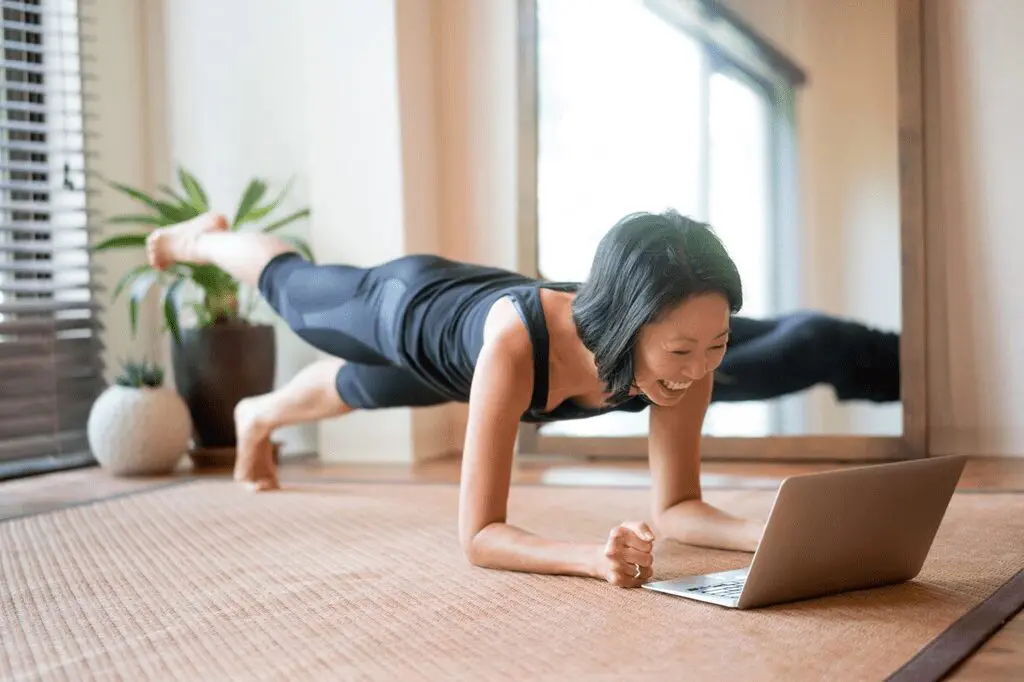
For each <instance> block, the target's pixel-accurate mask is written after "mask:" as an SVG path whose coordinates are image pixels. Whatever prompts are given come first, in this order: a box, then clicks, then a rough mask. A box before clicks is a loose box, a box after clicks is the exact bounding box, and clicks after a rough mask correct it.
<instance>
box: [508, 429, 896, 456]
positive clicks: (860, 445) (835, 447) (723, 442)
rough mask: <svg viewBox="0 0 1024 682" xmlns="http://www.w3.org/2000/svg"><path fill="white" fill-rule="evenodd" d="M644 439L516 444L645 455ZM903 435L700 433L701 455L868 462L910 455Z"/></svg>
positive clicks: (562, 451)
mask: <svg viewBox="0 0 1024 682" xmlns="http://www.w3.org/2000/svg"><path fill="white" fill-rule="evenodd" d="M647 448H648V440H647V438H646V437H643V436H629V437H622V438H615V437H605V436H602V437H576V436H543V435H538V436H536V437H535V438H533V439H530V440H529V441H527V442H522V443H521V444H520V452H521V453H522V454H526V455H568V456H574V455H575V456H586V457H597V458H605V457H615V458H620V457H629V458H633V457H642V458H646V457H647ZM912 457H913V455H912V454H911V453H909V452H908V449H907V445H906V441H904V440H903V439H902V438H899V437H896V436H893V437H877V438H864V437H861V436H853V435H851V436H757V437H749V438H743V437H721V436H705V437H704V438H703V439H702V441H701V458H702V459H704V460H738V461H746V460H752V461H753V460H771V461H779V462H813V461H820V462H871V461H893V460H900V459H910V458H912Z"/></svg>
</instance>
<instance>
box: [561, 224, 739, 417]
mask: <svg viewBox="0 0 1024 682" xmlns="http://www.w3.org/2000/svg"><path fill="white" fill-rule="evenodd" d="M708 293H718V294H722V295H723V296H725V298H726V300H728V302H729V309H730V311H731V312H732V313H736V312H738V311H739V309H740V308H741V307H742V305H743V287H742V284H741V283H740V275H739V271H738V270H737V269H736V265H735V263H733V261H732V259H731V258H730V257H729V254H728V253H727V252H726V250H725V247H724V246H723V245H722V242H721V241H720V240H719V239H718V236H717V235H715V233H714V232H713V231H712V229H711V227H710V226H708V225H705V224H703V223H699V222H697V221H694V220H690V219H689V218H685V217H683V216H681V215H680V214H679V213H677V212H676V211H674V210H668V211H665V212H663V213H633V214H630V215H628V216H626V217H624V218H623V219H622V220H620V221H619V222H618V223H616V224H615V225H614V226H613V227H612V228H611V230H609V231H608V233H607V234H606V235H605V236H604V237H603V238H602V239H601V242H600V244H598V247H597V253H596V254H595V255H594V262H593V264H592V265H591V269H590V276H589V278H588V279H587V281H586V282H583V283H582V284H581V285H580V287H579V290H578V293H577V295H576V299H575V300H574V302H573V305H572V317H573V321H574V322H575V323H576V330H577V332H578V333H579V335H580V338H581V339H582V341H583V345H584V346H586V347H587V349H588V350H590V352H591V353H593V354H594V359H595V361H596V363H597V370H598V376H600V378H601V380H602V381H603V382H604V383H605V385H606V386H607V390H608V391H609V392H610V393H611V394H612V400H613V401H616V402H617V401H622V400H625V399H626V398H627V396H628V394H629V389H630V387H631V386H632V385H633V381H634V369H633V352H634V349H635V346H636V341H637V336H638V335H639V333H640V329H641V327H643V326H644V325H646V324H648V323H651V322H656V321H657V320H658V319H659V318H660V317H661V316H662V315H663V314H665V313H667V312H668V311H670V310H672V309H673V308H675V307H676V306H677V305H679V304H681V303H682V302H683V301H685V300H687V299H689V298H691V297H693V296H699V295H702V294H708Z"/></svg>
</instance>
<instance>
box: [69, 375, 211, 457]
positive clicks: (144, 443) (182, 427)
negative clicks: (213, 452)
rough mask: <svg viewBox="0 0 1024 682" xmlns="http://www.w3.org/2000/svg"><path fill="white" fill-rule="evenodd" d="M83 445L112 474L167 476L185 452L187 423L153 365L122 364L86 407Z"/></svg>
mask: <svg viewBox="0 0 1024 682" xmlns="http://www.w3.org/2000/svg"><path fill="white" fill-rule="evenodd" d="M86 436H87V438H88V440H89V447H90V449H91V450H92V452H93V456H94V457H96V461H98V462H99V463H100V466H102V467H103V468H104V469H106V470H107V471H109V472H111V473H112V474H114V475H116V476H140V475H156V474H167V473H170V472H171V471H173V470H174V468H175V466H176V465H177V464H178V462H179V461H180V460H181V458H182V456H183V455H184V454H185V453H186V452H188V449H189V441H190V440H191V437H192V421H191V419H190V417H189V411H188V408H187V407H186V406H185V403H184V401H183V400H182V398H181V396H179V395H178V393H177V392H176V391H174V390H172V389H170V388H168V387H166V386H164V370H163V368H162V367H161V366H160V365H159V364H157V363H155V362H154V363H150V362H145V361H143V362H126V363H123V365H122V371H121V374H120V375H119V376H118V377H117V379H116V381H115V382H114V384H113V385H111V386H108V387H107V388H106V389H105V390H104V391H103V393H101V394H100V395H99V397H98V398H96V401H95V402H94V403H93V404H92V407H91V408H90V409H89V419H88V422H87V425H86Z"/></svg>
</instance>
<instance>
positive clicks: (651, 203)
mask: <svg viewBox="0 0 1024 682" xmlns="http://www.w3.org/2000/svg"><path fill="white" fill-rule="evenodd" d="M537 5H538V17H537V19H538V71H539V74H538V78H539V82H538V90H539V92H538V96H539V102H538V106H539V150H538V151H539V159H538V164H539V166H538V174H539V177H538V219H539V225H538V244H537V248H538V260H539V262H538V266H539V269H540V273H541V275H542V276H544V277H546V278H548V279H552V280H561V281H581V280H584V279H586V278H587V275H588V273H589V270H590V262H591V260H592V259H593V256H594V252H595V251H596V249H597V244H598V242H599V241H600V239H601V237H602V236H604V234H605V232H607V231H608V229H609V228H610V227H611V226H612V225H613V224H614V223H615V222H616V221H617V220H619V219H620V218H622V217H623V216H625V215H626V214H628V213H632V212H634V211H661V210H664V209H665V208H669V207H671V208H675V209H676V210H678V211H679V212H680V213H683V214H684V215H687V214H689V215H696V214H697V213H698V211H699V207H700V205H701V203H700V187H701V183H700V181H699V173H700V166H701V164H700V158H701V154H700V146H701V134H702V133H701V130H702V127H703V126H702V125H701V110H702V106H701V101H700V98H701V92H702V88H701V85H700V84H701V71H702V67H701V61H702V57H701V51H700V47H699V45H698V44H697V43H695V42H694V41H693V40H692V39H691V38H689V37H688V36H686V35H684V34H682V33H680V32H679V31H677V30H675V29H673V28H672V27H670V26H669V25H668V24H666V23H665V22H663V21H662V20H660V19H659V18H657V17H656V16H654V15H653V14H651V12H650V11H649V10H647V9H646V8H645V7H644V6H643V3H642V0H586V2H583V1H577V2H573V1H571V0H539V1H538V3H537ZM541 432H542V433H543V434H545V435H569V436H612V437H621V436H630V435H645V434H646V433H647V413H646V412H643V413H639V414H630V413H613V414H608V415H604V416H601V417H595V418H592V419H586V420H578V421H569V422H561V423H556V424H550V425H546V426H544V427H543V428H542V429H541Z"/></svg>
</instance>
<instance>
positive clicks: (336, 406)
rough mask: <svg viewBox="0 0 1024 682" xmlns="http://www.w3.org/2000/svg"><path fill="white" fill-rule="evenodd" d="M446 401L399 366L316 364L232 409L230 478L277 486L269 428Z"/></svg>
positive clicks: (262, 486) (260, 486) (254, 486)
mask: <svg viewBox="0 0 1024 682" xmlns="http://www.w3.org/2000/svg"><path fill="white" fill-rule="evenodd" d="M448 401H449V398H448V397H446V396H444V395H442V394H441V393H439V392H438V391H436V390H434V389H433V388H431V387H430V386H427V385H426V384H424V383H423V382H421V381H420V380H419V379H417V378H416V377H415V376H414V375H413V374H411V373H410V372H408V371H407V370H404V369H402V368H400V367H391V366H386V365H359V364H345V363H344V362H343V361H341V360H334V359H329V360H321V361H318V362H315V363H313V364H312V365H310V366H309V367H306V368H305V369H304V370H302V371H301V372H299V373H298V374H297V375H295V378H294V379H292V380H291V381H289V382H288V383H287V384H286V385H285V386H283V387H282V388H280V389H278V390H276V391H273V392H271V393H267V394H265V395H261V396H257V397H254V398H246V399H245V400H243V401H242V402H240V403H239V404H238V407H237V408H235V431H236V432H237V434H238V456H237V460H236V463H235V480H236V481H238V482H240V483H245V484H246V485H248V486H249V487H250V488H252V489H253V490H257V491H260V490H273V489H274V488H277V487H279V484H278V480H277V468H276V467H275V466H274V458H273V445H272V443H271V442H270V437H271V435H272V434H273V432H274V430H275V429H278V428H280V427H282V426H289V425H291V424H297V423H300V422H307V421H315V420H320V419H329V418H331V417H340V416H342V415H345V414H348V413H349V412H352V411H354V410H379V409H386V408H390V407H425V406H428V405H440V404H442V403H446V402H448Z"/></svg>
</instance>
